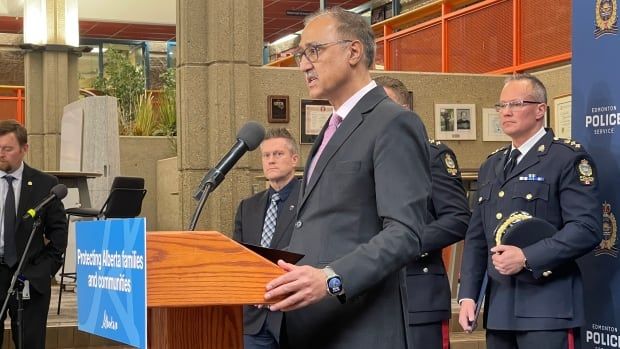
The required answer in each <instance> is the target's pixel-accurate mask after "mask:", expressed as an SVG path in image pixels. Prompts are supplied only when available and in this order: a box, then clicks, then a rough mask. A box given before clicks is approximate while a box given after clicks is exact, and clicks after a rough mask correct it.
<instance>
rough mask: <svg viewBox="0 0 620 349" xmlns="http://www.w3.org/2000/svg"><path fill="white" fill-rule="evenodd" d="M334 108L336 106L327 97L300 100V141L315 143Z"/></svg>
mask: <svg viewBox="0 0 620 349" xmlns="http://www.w3.org/2000/svg"><path fill="white" fill-rule="evenodd" d="M333 110H334V107H332V106H331V104H329V101H327V100H325V99H301V100H300V101H299V114H300V119H299V125H300V128H301V129H300V135H301V136H300V137H299V143H301V144H312V143H314V140H315V139H316V137H317V136H318V135H319V133H321V129H322V128H323V125H325V122H326V121H327V119H329V116H330V115H332V112H333Z"/></svg>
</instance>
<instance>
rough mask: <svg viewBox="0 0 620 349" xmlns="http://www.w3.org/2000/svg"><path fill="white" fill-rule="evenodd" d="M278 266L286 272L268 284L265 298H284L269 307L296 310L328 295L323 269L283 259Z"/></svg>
mask: <svg viewBox="0 0 620 349" xmlns="http://www.w3.org/2000/svg"><path fill="white" fill-rule="evenodd" d="M278 266H280V268H282V269H284V270H285V271H286V274H284V275H282V276H280V277H278V278H276V279H273V280H271V282H269V283H268V284H267V292H266V293H265V300H266V301H268V302H269V301H271V300H274V299H278V298H283V297H284V299H282V300H281V301H279V302H278V303H275V304H272V305H271V306H270V307H269V309H271V310H273V311H278V310H280V311H289V310H295V309H299V308H303V307H305V306H308V305H310V304H314V303H316V302H318V301H320V300H321V299H323V297H325V296H326V295H327V284H326V280H327V277H326V276H325V273H324V272H323V271H322V270H321V269H317V268H313V267H311V266H309V265H302V266H296V265H294V264H290V263H286V262H284V261H282V260H279V261H278Z"/></svg>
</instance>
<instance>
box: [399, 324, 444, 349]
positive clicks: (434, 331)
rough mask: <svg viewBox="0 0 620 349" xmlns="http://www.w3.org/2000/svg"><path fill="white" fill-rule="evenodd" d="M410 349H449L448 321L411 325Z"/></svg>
mask: <svg viewBox="0 0 620 349" xmlns="http://www.w3.org/2000/svg"><path fill="white" fill-rule="evenodd" d="M407 331H408V332H409V345H408V347H409V349H420V348H425V349H449V348H450V336H449V332H450V329H449V328H448V321H447V320H446V321H437V322H429V323H424V324H409V326H408V328H407Z"/></svg>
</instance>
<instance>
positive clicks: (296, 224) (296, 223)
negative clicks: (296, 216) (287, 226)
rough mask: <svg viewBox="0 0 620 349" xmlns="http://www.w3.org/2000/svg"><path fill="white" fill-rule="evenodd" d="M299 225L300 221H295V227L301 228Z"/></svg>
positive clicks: (300, 224)
mask: <svg viewBox="0 0 620 349" xmlns="http://www.w3.org/2000/svg"><path fill="white" fill-rule="evenodd" d="M301 226H302V223H301V221H297V222H295V228H297V229H299V228H301Z"/></svg>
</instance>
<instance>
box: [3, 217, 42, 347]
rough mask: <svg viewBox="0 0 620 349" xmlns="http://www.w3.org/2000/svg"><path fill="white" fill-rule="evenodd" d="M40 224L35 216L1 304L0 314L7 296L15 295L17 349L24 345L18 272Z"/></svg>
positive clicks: (20, 287) (22, 308)
mask: <svg viewBox="0 0 620 349" xmlns="http://www.w3.org/2000/svg"><path fill="white" fill-rule="evenodd" d="M40 225H41V218H40V217H38V216H37V217H36V218H35V219H34V222H33V223H32V230H31V231H30V236H29V237H28V242H27V243H26V247H25V248H24V253H23V254H22V258H21V259H20V260H19V263H18V264H17V270H15V273H13V277H12V278H11V285H10V286H9V289H8V291H7V292H6V297H5V298H4V304H2V311H0V314H4V312H5V311H6V309H7V307H8V305H9V297H10V296H11V295H12V294H13V293H15V297H16V299H17V321H16V322H17V349H23V346H24V319H23V313H24V302H23V297H22V296H23V294H22V291H23V289H24V283H23V280H20V279H19V274H21V272H22V268H23V267H24V262H25V261H26V256H27V255H28V251H29V250H30V243H31V242H32V238H33V237H34V232H35V231H36V230H37V228H39V226H40ZM17 281H19V285H18V287H17V290H15V284H16V283H17Z"/></svg>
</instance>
